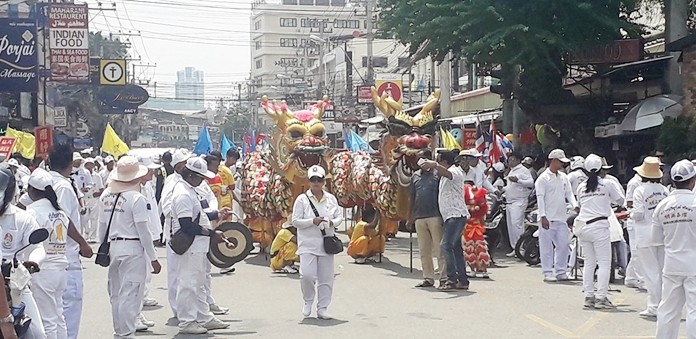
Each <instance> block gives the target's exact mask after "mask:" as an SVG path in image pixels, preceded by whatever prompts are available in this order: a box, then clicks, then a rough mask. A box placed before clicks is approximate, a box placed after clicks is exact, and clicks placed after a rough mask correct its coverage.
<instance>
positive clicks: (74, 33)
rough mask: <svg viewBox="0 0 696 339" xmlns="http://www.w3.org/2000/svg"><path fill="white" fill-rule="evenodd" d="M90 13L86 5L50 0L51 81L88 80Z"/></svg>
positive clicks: (74, 81)
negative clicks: (59, 2)
mask: <svg viewBox="0 0 696 339" xmlns="http://www.w3.org/2000/svg"><path fill="white" fill-rule="evenodd" d="M88 22H89V14H88V10H87V5H86V4H84V5H74V4H51V5H50V6H49V8H48V36H49V47H50V54H51V81H61V82H70V83H86V82H89V29H88Z"/></svg>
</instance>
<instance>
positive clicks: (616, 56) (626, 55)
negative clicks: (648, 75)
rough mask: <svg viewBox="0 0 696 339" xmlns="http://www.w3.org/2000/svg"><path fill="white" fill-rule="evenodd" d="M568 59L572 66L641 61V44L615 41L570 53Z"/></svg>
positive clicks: (631, 40) (639, 41) (638, 42)
mask: <svg viewBox="0 0 696 339" xmlns="http://www.w3.org/2000/svg"><path fill="white" fill-rule="evenodd" d="M568 59H569V63H570V64H572V65H577V64H623V63H627V62H633V61H638V60H642V59H643V43H642V42H641V40H639V39H626V40H616V41H614V42H611V43H608V44H604V45H596V46H590V47H587V48H584V49H582V50H580V51H578V52H575V53H571V54H570V55H569V56H568Z"/></svg>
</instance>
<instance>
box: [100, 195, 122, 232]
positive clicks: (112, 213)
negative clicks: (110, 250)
mask: <svg viewBox="0 0 696 339" xmlns="http://www.w3.org/2000/svg"><path fill="white" fill-rule="evenodd" d="M120 197H121V193H119V194H116V199H115V200H114V207H112V208H111V216H110V217H109V224H108V225H107V226H106V233H104V241H103V242H102V244H105V243H106V241H107V240H108V239H109V233H110V232H111V221H112V220H114V212H115V211H116V203H118V199H119V198H120Z"/></svg>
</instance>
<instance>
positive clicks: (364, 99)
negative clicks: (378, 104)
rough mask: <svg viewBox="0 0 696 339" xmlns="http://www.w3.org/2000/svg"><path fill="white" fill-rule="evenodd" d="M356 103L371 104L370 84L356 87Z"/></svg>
mask: <svg viewBox="0 0 696 339" xmlns="http://www.w3.org/2000/svg"><path fill="white" fill-rule="evenodd" d="M358 103H359V104H371V103H372V88H371V87H370V86H360V87H358Z"/></svg>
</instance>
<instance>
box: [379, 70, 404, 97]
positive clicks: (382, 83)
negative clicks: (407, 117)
mask: <svg viewBox="0 0 696 339" xmlns="http://www.w3.org/2000/svg"><path fill="white" fill-rule="evenodd" d="M380 77H381V78H380V79H377V81H375V85H376V86H375V87H377V95H379V96H380V97H381V96H382V94H384V93H387V94H388V95H389V96H390V97H391V98H392V99H394V101H396V102H398V103H402V99H403V82H402V81H401V78H400V77H394V76H388V75H387V74H381V75H380Z"/></svg>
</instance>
